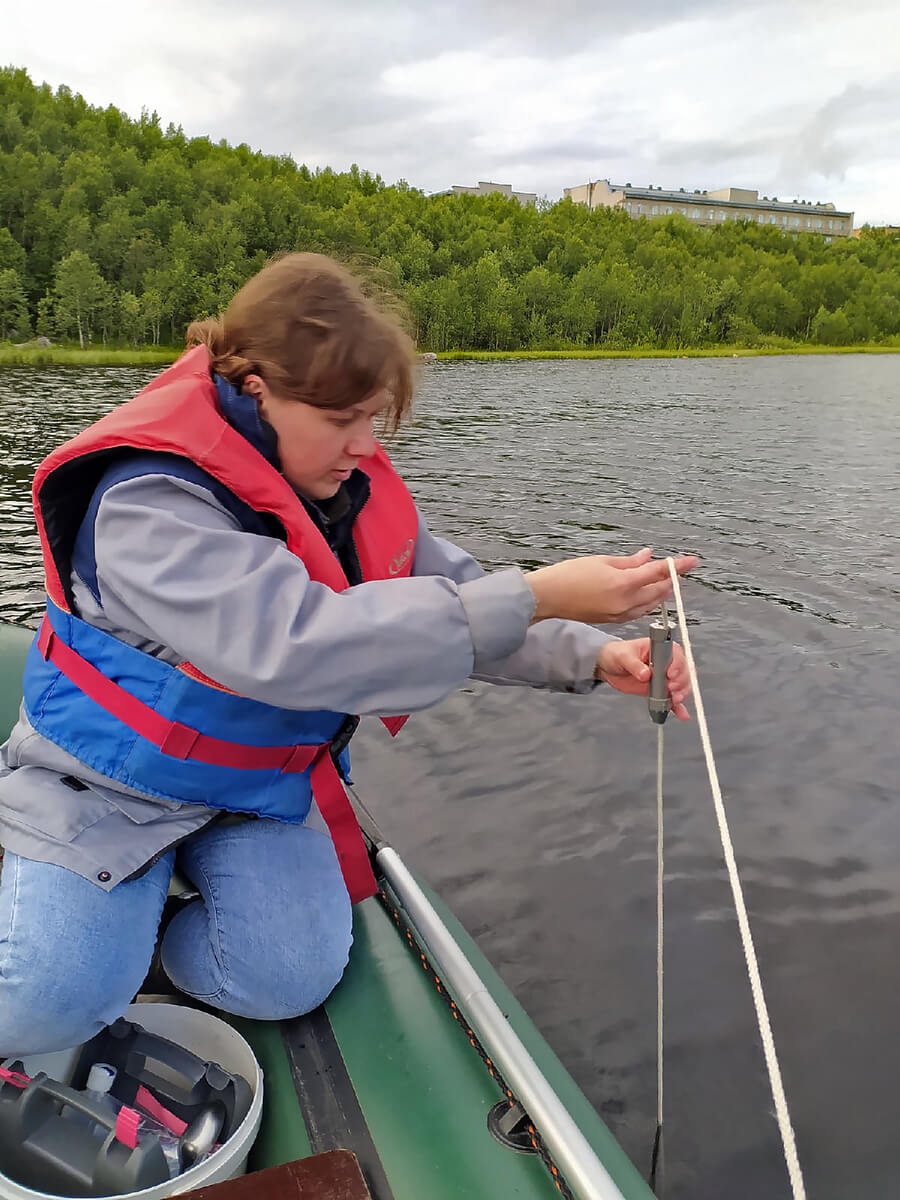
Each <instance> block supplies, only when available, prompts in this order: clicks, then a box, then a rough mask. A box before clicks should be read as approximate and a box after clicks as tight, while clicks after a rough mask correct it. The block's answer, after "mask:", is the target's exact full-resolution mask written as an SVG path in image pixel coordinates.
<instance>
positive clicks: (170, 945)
mask: <svg viewBox="0 0 900 1200" xmlns="http://www.w3.org/2000/svg"><path fill="white" fill-rule="evenodd" d="M263 868H264V869H263ZM182 869H184V870H185V873H186V874H188V875H189V877H190V878H191V879H192V880H193V882H194V884H195V885H196V887H197V888H198V890H199V891H200V893H201V897H202V899H201V900H198V901H195V902H194V903H193V904H191V905H188V907H187V908H185V909H184V910H183V911H182V912H180V913H179V914H178V915H177V916H176V917H175V918H174V919H173V921H172V923H171V924H170V926H169V928H168V929H167V931H166V935H165V938H164V939H163V945H162V962H163V966H164V968H165V970H166V972H167V974H168V975H169V977H170V978H171V979H172V981H173V982H174V983H175V984H176V985H177V986H178V987H179V988H181V989H182V990H183V991H185V992H187V993H188V995H191V996H194V997H196V998H197V999H198V1000H203V1001H205V1002H206V1003H207V1004H211V1005H213V1006H215V1007H218V1008H222V1009H224V1010H225V1011H226V1012H231V1013H235V1014H236V1015H240V1016H245V1017H250V1018H253V1019H256V1020H281V1019H284V1018H287V1017H295V1016H299V1015H300V1014H301V1013H304V1012H309V1010H310V1009H313V1008H316V1007H317V1006H318V1005H319V1004H321V1003H322V1002H323V1001H324V1000H325V999H326V997H327V996H328V995H329V994H330V993H331V991H332V990H333V989H334V987H335V985H336V984H337V983H338V981H339V980H340V978H341V976H342V974H343V972H344V968H345V967H346V965H347V961H348V957H349V953H350V946H351V943H352V941H353V935H352V915H351V906H350V898H349V896H348V895H347V890H346V887H345V886H344V882H343V879H342V877H341V871H340V866H339V864H338V861H337V855H336V853H335V850H334V846H333V844H332V842H331V839H330V838H328V837H327V836H326V835H324V834H322V833H319V832H317V831H314V830H312V829H309V828H306V827H303V826H289V825H283V824H279V823H278V822H275V821H255V822H251V823H248V824H247V825H244V826H237V827H233V828H227V827H226V828H225V829H223V830H220V831H210V832H209V834H208V835H206V836H203V835H200V837H199V838H198V839H197V840H196V841H193V840H192V844H191V845H189V846H188V847H187V848H186V853H185V855H184V859H183V861H182Z"/></svg>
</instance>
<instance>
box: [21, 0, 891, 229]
mask: <svg viewBox="0 0 900 1200" xmlns="http://www.w3.org/2000/svg"><path fill="white" fill-rule="evenodd" d="M0 62H4V63H5V64H13V65H16V66H23V67H26V68H27V69H28V71H29V74H30V75H31V77H32V79H34V80H35V81H36V82H42V81H44V80H46V81H47V82H49V83H50V84H51V85H53V86H54V87H55V86H57V85H59V84H61V83H66V84H68V85H69V86H70V87H72V88H73V89H74V90H76V91H80V92H81V93H82V94H83V95H84V96H85V97H86V98H87V99H88V100H89V101H90V102H91V103H93V104H100V105H105V104H108V103H114V104H116V105H118V106H119V107H120V108H122V109H124V110H125V111H126V112H128V113H129V114H130V115H132V116H137V115H138V114H139V113H140V111H141V108H142V107H146V108H148V109H151V110H152V109H156V110H157V112H158V113H159V115H160V118H161V119H162V121H163V123H164V124H165V123H167V122H168V121H174V122H175V123H176V124H181V125H182V126H183V128H184V130H185V133H187V134H188V135H195V134H208V135H209V136H211V137H212V138H214V139H219V138H227V139H228V141H230V142H232V143H237V142H242V141H243V142H248V143H249V144H250V145H251V146H252V147H253V148H254V149H261V150H264V151H266V152H267V153H278V154H282V153H288V154H291V155H293V156H294V158H295V159H296V160H297V161H298V162H306V163H307V164H309V165H310V166H312V167H314V166H332V167H335V168H336V169H341V168H345V167H347V166H348V165H349V164H350V163H351V162H357V163H359V165H360V166H361V167H365V168H368V169H369V170H371V171H373V172H378V173H379V174H381V175H382V177H383V178H384V179H385V180H387V181H388V182H394V181H396V180H397V179H406V180H408V181H409V182H410V183H411V184H413V185H414V186H416V187H420V188H423V189H424V190H426V191H436V190H439V189H441V188H444V187H447V186H449V185H450V184H456V183H461V184H470V183H476V182H477V181H478V180H479V179H489V180H496V181H500V182H508V183H512V184H513V186H514V187H515V188H516V189H518V190H522V191H534V192H538V193H539V194H541V195H545V196H547V197H549V198H550V199H556V198H558V197H559V196H560V195H561V192H562V189H563V187H566V186H570V185H574V184H578V183H583V182H585V181H587V180H588V179H600V178H610V179H612V180H613V181H614V182H618V183H624V182H630V183H633V184H635V185H636V186H637V185H646V184H648V183H652V184H655V185H656V186H658V187H659V186H661V187H664V188H676V189H677V188H679V187H684V188H686V189H690V190H693V189H694V188H709V189H712V188H716V187H723V186H733V187H749V188H757V189H758V190H759V192H760V195H763V194H765V195H768V196H773V195H774V196H778V197H779V198H780V199H782V200H787V199H793V198H795V197H799V198H801V199H807V200H812V201H816V200H831V201H833V202H834V203H835V204H836V205H837V207H838V208H841V209H850V210H852V211H855V213H856V224H862V223H863V222H865V221H868V222H870V223H873V224H882V223H885V222H892V223H898V222H900V0H852V2H848V0H737V2H733V0H617V2H615V3H611V2H610V0H592V2H590V3H587V2H584V0H452V2H446V3H445V2H443V0H441V2H437V3H435V2H427V0H419V3H416V2H415V0H320V2H319V3H316V4H311V3H308V2H307V0H251V2H249V3H240V4H239V3H237V2H236V0H192V2H191V3H190V4H188V3H185V0H154V3H152V4H147V3H143V2H141V3H134V2H132V3H130V4H129V3H125V4H123V3H121V0H80V2H79V3H78V4H73V3H71V0H65V2H63V0H45V2H44V3H43V4H42V5H40V6H39V8H38V9H31V8H30V7H29V6H28V5H21V4H20V5H16V6H15V11H13V12H11V13H7V14H5V15H4V20H3V28H2V31H0Z"/></svg>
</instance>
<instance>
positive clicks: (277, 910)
mask: <svg viewBox="0 0 900 1200" xmlns="http://www.w3.org/2000/svg"><path fill="white" fill-rule="evenodd" d="M176 853H177V865H178V869H179V871H181V872H182V873H183V874H184V875H185V876H187V878H188V879H189V880H190V881H191V882H192V883H193V885H194V887H195V888H196V889H197V891H199V892H200V896H201V898H200V899H199V900H195V901H193V902H192V903H190V904H187V905H186V906H185V907H184V908H183V909H182V910H181V911H180V912H179V913H178V914H177V915H176V916H175V917H174V918H173V920H172V921H171V923H170V924H169V926H168V928H167V930H166V932H165V936H164V938H163V942H162V963H163V966H164V968H165V970H166V974H167V975H168V976H169V978H170V979H171V980H172V982H173V983H175V984H176V985H177V986H178V987H179V988H180V989H181V990H182V991H184V992H186V993H187V994H188V995H189V996H194V997H195V998H196V999H198V1000H202V1001H204V1002H205V1003H207V1004H209V1005H211V1006H212V1007H214V1008H220V1009H224V1010H225V1011H226V1012H230V1013H237V1014H239V1015H241V1016H245V1017H254V1018H257V1019H259V1020H277V1019H280V1018H283V1017H294V1016H298V1015H299V1014H300V1013H304V1012H308V1011H309V1010H310V1009H312V1008H315V1007H316V1005H318V1004H321V1003H322V1001H323V1000H324V999H325V998H326V996H328V994H329V993H330V992H331V990H332V988H333V987H334V986H335V984H336V983H337V982H338V980H339V979H340V977H341V975H342V974H343V971H344V967H345V966H346V965H347V958H348V955H349V951H350V943H351V941H352V935H351V913H350V899H349V897H348V895H347V892H346V889H345V887H344V884H343V881H342V879H341V872H340V867H339V865H338V861H337V855H336V853H335V850H334V845H333V844H332V842H331V839H330V838H329V837H327V836H326V835H325V834H324V833H320V832H318V831H317V830H315V829H311V828H309V827H308V826H305V825H285V824H283V823H282V822H279V821H267V820H259V821H247V822H244V823H242V824H237V825H223V826H213V827H212V828H209V829H205V830H203V831H201V832H200V833H197V834H194V835H193V836H192V837H190V838H188V839H187V841H185V842H183V843H182V844H181V845H180V846H179V847H178V849H177V852H176V851H175V850H172V851H170V852H169V853H168V854H166V855H165V856H164V857H163V858H161V859H160V860H159V862H157V863H156V864H155V865H154V866H153V867H151V868H150V870H149V871H147V873H146V874H145V875H142V876H141V877H140V878H139V879H133V880H131V881H129V882H126V883H120V884H118V885H117V886H116V887H114V888H113V889H112V890H111V891H109V892H105V891H103V890H102V889H101V888H98V887H97V886H96V884H94V883H91V882H89V881H88V880H86V879H83V878H82V877H81V876H80V875H77V874H75V872H73V871H69V870H66V869H65V868H64V867H58V866H53V865H50V864H47V863H41V862H35V861H33V860H32V859H28V858H22V857H20V856H18V855H15V854H10V853H9V852H7V854H6V858H5V860H4V862H3V867H2V876H0V1058H5V1057H10V1056H15V1055H23V1054H42V1053H45V1052H49V1051H52V1050H60V1049H64V1048H67V1047H69V1046H75V1045H78V1044H79V1043H80V1042H83V1041H86V1040H87V1039H88V1038H91V1037H93V1036H94V1034H96V1033H98V1032H99V1030H100V1029H102V1028H103V1026H104V1025H108V1024H110V1023H111V1022H112V1021H114V1020H115V1019H116V1018H117V1017H119V1016H121V1014H122V1012H123V1011H124V1009H125V1008H126V1007H127V1005H128V1004H130V1003H131V1000H132V998H133V996H134V994H135V992H137V990H138V988H139V987H140V985H141V983H142V982H143V980H144V977H145V975H146V973H147V969H148V967H149V965H150V960H151V958H152V956H153V949H154V945H155V943H156V936H157V930H158V926H159V920H160V916H161V914H162V909H163V903H164V902H165V898H166V892H167V890H168V886H169V879H170V877H171V875H172V870H173V868H174V866H175V864H176Z"/></svg>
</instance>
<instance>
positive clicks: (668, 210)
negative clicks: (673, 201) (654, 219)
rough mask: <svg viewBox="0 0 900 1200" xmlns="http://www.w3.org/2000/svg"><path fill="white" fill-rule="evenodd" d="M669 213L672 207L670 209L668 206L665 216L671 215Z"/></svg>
mask: <svg viewBox="0 0 900 1200" xmlns="http://www.w3.org/2000/svg"><path fill="white" fill-rule="evenodd" d="M671 212H672V207H671V205H670V206H669V207H668V208H667V209H666V216H667V217H668V216H669V215H670V214H671Z"/></svg>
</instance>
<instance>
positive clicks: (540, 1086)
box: [375, 841, 625, 1200]
mask: <svg viewBox="0 0 900 1200" xmlns="http://www.w3.org/2000/svg"><path fill="white" fill-rule="evenodd" d="M375 862H376V863H377V866H378V869H379V870H380V871H381V872H382V873H383V875H384V877H385V879H386V880H387V881H388V883H389V884H390V886H391V889H392V890H393V892H394V894H395V895H396V897H397V899H398V900H399V901H400V903H401V904H402V905H403V908H404V909H405V910H406V914H407V916H408V917H409V919H410V922H411V924H412V925H413V927H414V929H415V932H416V934H417V936H418V937H419V938H420V939H421V942H422V946H423V948H424V949H425V950H427V952H428V956H429V958H430V959H431V960H432V962H433V964H434V965H435V967H437V968H438V969H439V971H440V975H441V979H442V980H443V981H444V983H445V984H446V985H447V990H448V992H450V994H451V995H452V996H453V999H454V1001H455V1002H456V1003H457V1005H458V1006H459V1008H460V1009H461V1011H462V1012H463V1013H464V1014H465V1016H466V1019H467V1020H468V1022H469V1024H470V1025H471V1026H472V1029H473V1030H474V1032H475V1034H476V1035H477V1037H478V1039H479V1041H480V1042H481V1044H482V1045H483V1046H484V1049H485V1050H486V1051H487V1053H488V1054H489V1055H490V1056H491V1058H492V1059H493V1061H494V1062H495V1063H496V1064H497V1067H498V1068H499V1070H500V1072H501V1073H502V1074H503V1076H504V1077H505V1078H506V1080H507V1082H508V1083H509V1086H510V1087H511V1088H512V1090H513V1092H514V1093H515V1094H516V1097H517V1098H518V1100H519V1101H520V1102H521V1104H522V1106H523V1107H524V1109H525V1110H526V1112H527V1113H528V1115H529V1116H530V1117H531V1119H532V1121H533V1122H534V1124H535V1125H536V1127H537V1128H538V1129H539V1130H540V1133H541V1137H542V1138H543V1139H544V1142H545V1143H546V1145H547V1148H548V1150H549V1151H550V1153H551V1154H552V1155H553V1158H554V1161H555V1162H556V1164H557V1166H558V1167H559V1169H560V1170H561V1171H562V1173H563V1175H564V1176H565V1179H566V1182H567V1183H568V1184H569V1187H570V1188H572V1190H573V1191H574V1192H575V1194H576V1195H577V1196H578V1197H579V1200H625V1197H624V1196H623V1193H622V1192H621V1191H620V1190H619V1187H618V1185H617V1184H616V1183H615V1181H614V1180H613V1178H612V1176H611V1175H610V1174H609V1172H608V1171H607V1169H606V1167H605V1166H604V1165H603V1163H602V1162H601V1161H600V1159H599V1158H598V1157H597V1155H596V1153H595V1151H594V1149H593V1147H592V1146H591V1144H590V1143H589V1142H588V1140H587V1138H586V1137H585V1136H584V1134H583V1133H582V1132H581V1130H580V1129H579V1128H578V1126H577V1125H576V1124H575V1122H574V1121H573V1119H572V1117H571V1115H570V1114H569V1111H568V1109H567V1108H566V1107H565V1105H564V1104H563V1102H562V1101H561V1100H560V1098H559V1097H558V1096H557V1094H556V1092H555V1091H554V1090H553V1088H552V1087H551V1086H550V1084H549V1083H548V1081H547V1079H546V1078H545V1076H544V1075H543V1073H542V1072H541V1070H540V1068H539V1067H538V1065H537V1063H536V1062H535V1061H534V1059H533V1058H532V1057H531V1055H530V1054H529V1052H528V1050H527V1049H526V1047H525V1046H524V1045H523V1043H522V1041H521V1040H520V1039H519V1037H518V1035H517V1034H516V1033H515V1031H514V1030H513V1028H512V1026H511V1025H510V1023H509V1021H508V1020H507V1019H506V1017H505V1016H504V1015H503V1012H502V1011H501V1009H500V1007H499V1005H498V1004H497V1002H496V1001H495V1000H494V998H493V997H492V996H491V994H490V992H489V991H488V989H487V987H486V985H485V984H484V983H483V981H482V979H481V977H480V976H479V975H478V972H477V971H476V970H475V969H474V967H473V966H472V964H471V963H470V962H469V960H468V959H467V958H466V956H465V955H464V954H463V952H462V950H460V948H459V946H458V945H457V943H456V940H455V939H454V937H453V935H452V934H451V933H450V931H449V929H447V927H446V925H445V924H444V922H443V921H442V920H441V918H440V916H439V914H438V913H437V911H436V910H435V908H434V906H433V905H432V904H431V903H430V901H429V900H428V897H427V896H426V895H425V893H424V892H423V891H422V889H421V888H420V887H419V885H418V883H416V881H415V879H414V877H413V875H412V874H411V872H410V871H409V869H408V868H407V866H406V865H405V864H404V862H403V860H402V859H401V858H400V856H399V854H398V853H397V851H396V850H394V849H393V847H391V846H388V845H384V844H383V843H382V844H381V845H380V846H379V845H378V842H377V841H376V843H375Z"/></svg>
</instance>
